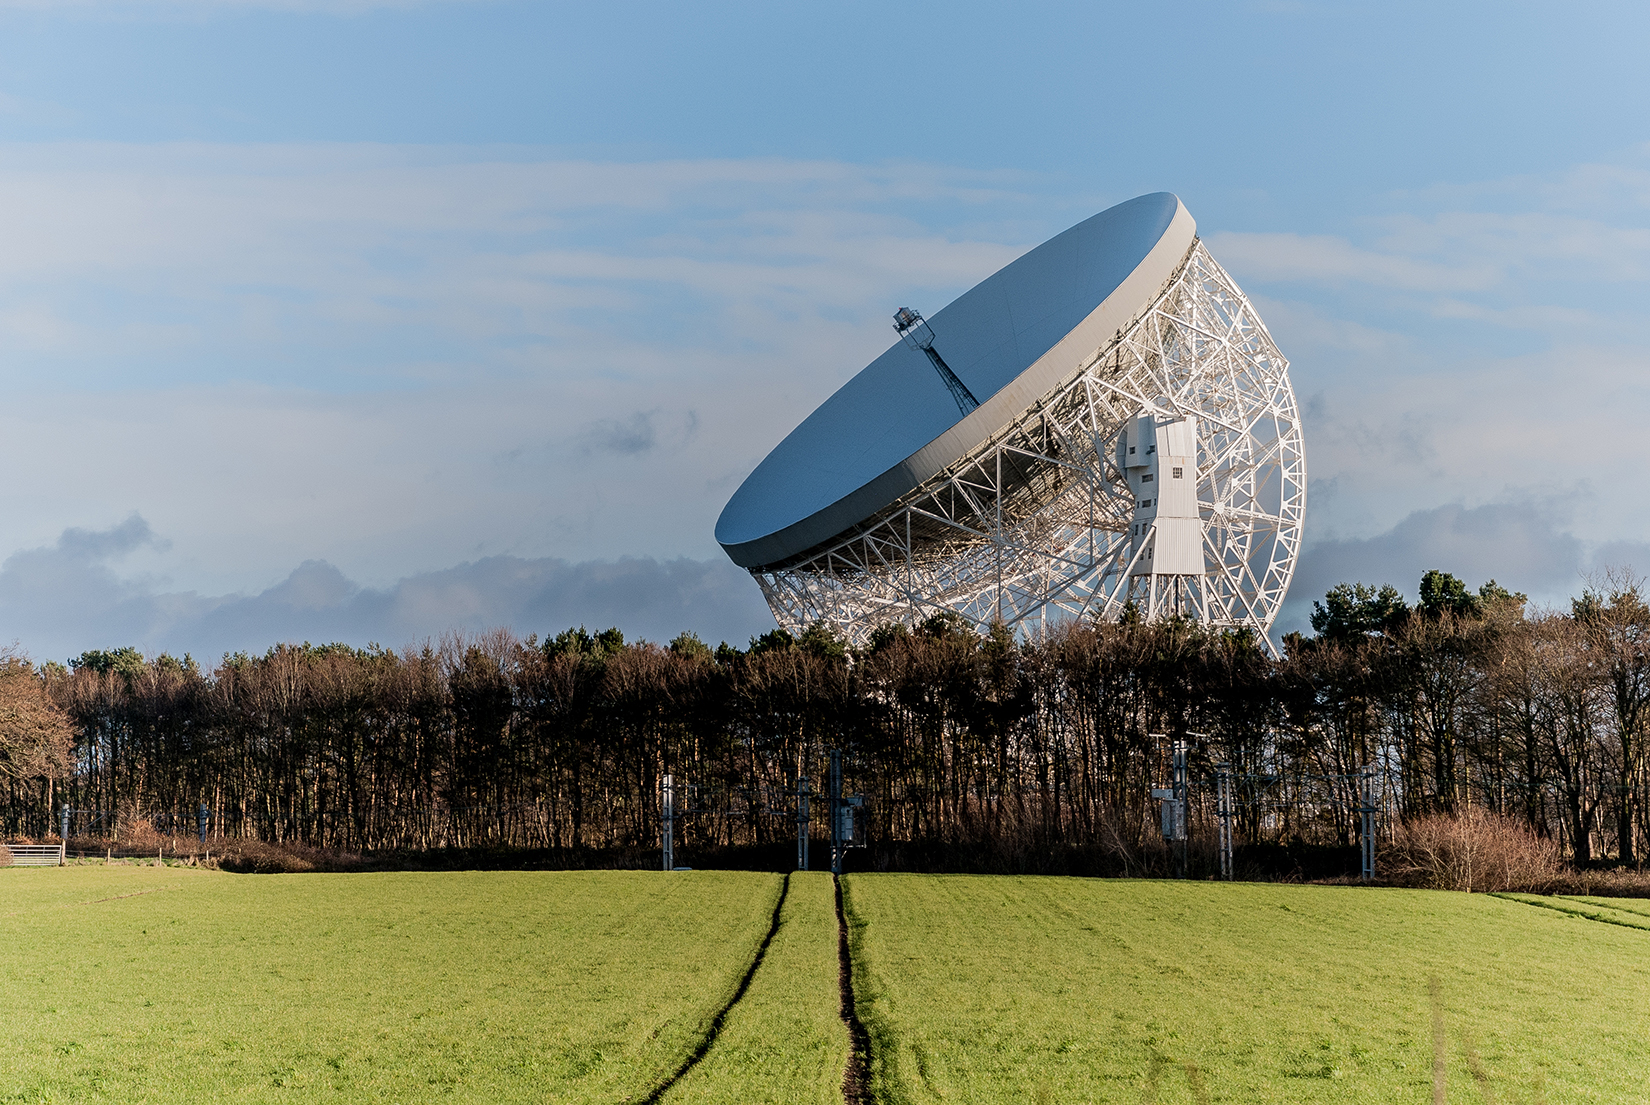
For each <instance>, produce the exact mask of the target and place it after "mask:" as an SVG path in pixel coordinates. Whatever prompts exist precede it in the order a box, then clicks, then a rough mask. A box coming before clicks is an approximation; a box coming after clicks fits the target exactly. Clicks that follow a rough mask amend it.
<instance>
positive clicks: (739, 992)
mask: <svg viewBox="0 0 1650 1105" xmlns="http://www.w3.org/2000/svg"><path fill="white" fill-rule="evenodd" d="M790 892H791V877H790V875H788V874H787V875H786V876H785V881H784V882H782V883H780V884H779V899H778V900H777V901H775V902H774V903H773V918H772V919H771V920H770V921H769V922H768V932H767V935H766V936H764V937H762V943H761V944H759V945H757V948H756V956H755V958H753V959H752V960H751V965H750V966H749V967H747V968H745V974H744V977H742V978H741V979H740V980H739V985H738V987H737V988H735V989H734V991H733V996H732V997H731V998H729V999H728V1000H727V1004H725V1005H723V1006H722V1008H720V1009H718V1010H717V1011H716V1016H714V1017H712V1018H711V1021H710V1027H709V1028H708V1029H706V1030H705V1036H704V1039H702V1040H700V1041H699V1046H698V1047H695V1048H694V1049H693V1051H692V1052H691V1053H690V1054H689V1055H688V1057H687V1058H686V1059H683V1060H682V1062H681V1065H680V1066H678V1067H677V1068H676V1069H675V1070H673V1071H671V1072H670V1074H669V1075H668V1076H667V1077H666V1078H665V1079H664V1081H662V1082H660V1083H659V1084H658V1085H657V1086H654V1087H653V1089H652V1090H650V1091H649V1092H648V1095H647V1096H646V1097H643V1098H640V1099H638V1105H659V1099H660V1098H662V1097H664V1095H665V1094H667V1093H669V1092H670V1088H671V1087H672V1086H674V1085H676V1083H678V1082H680V1081H681V1080H682V1076H683V1075H685V1074H687V1072H688V1071H690V1070H692V1069H693V1068H694V1067H695V1066H696V1065H697V1064H698V1062H699V1060H701V1059H703V1058H704V1057H705V1056H706V1055H707V1054H709V1052H710V1049H711V1047H712V1045H714V1044H715V1043H716V1037H717V1036H719V1035H721V1033H722V1026H723V1025H724V1024H726V1023H727V1019H728V1014H729V1013H730V1012H732V1011H733V1007H734V1006H736V1005H738V1004H739V999H741V998H743V997H744V996H745V991H746V990H749V989H750V988H751V979H753V978H755V977H756V971H757V969H758V968H759V967H761V966H762V957H763V956H765V955H767V954H768V945H769V944H772V943H773V938H774V935H775V934H776V933H777V932H778V931H779V914H780V912H781V911H782V910H783V909H784V908H785V896H786V895H788V894H789V893H790ZM837 901H838V902H839V903H840V901H841V898H840V896H839V897H838V899H837ZM837 908H838V910H840V909H841V908H842V907H841V906H840V905H838V906H837Z"/></svg>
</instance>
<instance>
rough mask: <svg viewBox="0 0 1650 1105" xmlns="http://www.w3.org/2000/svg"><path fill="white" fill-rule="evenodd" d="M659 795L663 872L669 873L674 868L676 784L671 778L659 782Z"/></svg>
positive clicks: (666, 777) (667, 777) (667, 776)
mask: <svg viewBox="0 0 1650 1105" xmlns="http://www.w3.org/2000/svg"><path fill="white" fill-rule="evenodd" d="M659 795H660V809H661V814H660V817H659V822H660V825H659V828H660V836H661V837H662V838H663V843H664V861H665V870H666V871H670V870H673V869H674V868H675V867H676V841H675V835H676V834H675V829H676V824H675V822H676V783H675V780H674V779H673V778H672V777H671V776H669V775H666V776H665V777H664V778H662V779H660V780H659Z"/></svg>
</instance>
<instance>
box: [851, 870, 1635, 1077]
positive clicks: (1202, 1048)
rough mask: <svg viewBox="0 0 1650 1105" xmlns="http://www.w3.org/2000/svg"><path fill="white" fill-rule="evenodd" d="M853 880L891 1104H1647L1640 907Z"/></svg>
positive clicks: (861, 973) (866, 999)
mask: <svg viewBox="0 0 1650 1105" xmlns="http://www.w3.org/2000/svg"><path fill="white" fill-rule="evenodd" d="M847 891H848V900H847V904H848V909H849V912H850V915H851V919H852V920H851V923H852V926H853V930H854V942H855V948H856V986H857V988H858V992H859V999H860V1010H861V1017H862V1018H863V1019H865V1020H866V1021H867V1026H868V1028H869V1029H870V1031H871V1032H872V1034H873V1041H874V1043H875V1045H876V1048H877V1052H878V1054H877V1057H876V1061H875V1062H874V1064H873V1079H874V1080H875V1083H876V1086H877V1088H878V1090H879V1095H880V1096H879V1099H880V1100H883V1101H886V1102H890V1103H895V1102H929V1101H941V1100H947V1101H970V1102H978V1103H990V1102H1010V1101H1013V1102H1021V1101H1024V1102H1033V1103H1036V1102H1045V1101H1046V1102H1129V1103H1131V1105H1132V1103H1137V1102H1142V1101H1145V1102H1165V1103H1168V1102H1188V1103H1193V1102H1221V1101H1230V1102H1271V1101H1280V1102H1281V1101H1313V1102H1359V1103H1364V1102H1394V1103H1396V1102H1404V1103H1414V1102H1423V1101H1427V1100H1439V1099H1440V1098H1437V1097H1435V1096H1434V1095H1435V1093H1436V1091H1437V1089H1438V1087H1439V1085H1440V1083H1441V1084H1442V1087H1443V1090H1444V1093H1445V1094H1446V1095H1447V1100H1449V1101H1451V1102H1479V1101H1484V1102H1488V1101H1495V1102H1501V1103H1510V1102H1520V1103H1522V1102H1536V1101H1554V1102H1557V1101H1566V1102H1643V1101H1650V1080H1647V1079H1646V1077H1645V1072H1646V1071H1647V1070H1650V1007H1647V1005H1646V1003H1645V1001H1644V995H1645V994H1647V993H1650V933H1647V932H1644V931H1639V930H1636V929H1632V928H1627V927H1623V926H1622V925H1620V924H1593V923H1587V922H1586V921H1585V920H1584V919H1583V918H1581V917H1576V916H1568V915H1566V914H1565V913H1561V912H1558V911H1555V910H1552V909H1532V908H1530V907H1529V906H1528V905H1526V904H1523V903H1522V902H1517V901H1509V900H1505V899H1502V898H1499V897H1491V896H1485V895H1466V894H1451V893H1444V892H1429V891H1406V890H1366V889H1355V888H1334V887H1312V886H1275V885H1272V886H1269V885H1244V884H1238V885H1229V884H1217V883H1169V882H1131V881H1125V880H1073V879H1039V878H978V877H967V876H959V877H928V876H901V875H854V876H851V877H850V878H849V879H848V880H847ZM1586 908H1590V909H1592V910H1595V911H1596V910H1598V909H1599V908H1600V907H1597V906H1594V907H1586ZM1625 916H1626V915H1623V918H1624V919H1625Z"/></svg>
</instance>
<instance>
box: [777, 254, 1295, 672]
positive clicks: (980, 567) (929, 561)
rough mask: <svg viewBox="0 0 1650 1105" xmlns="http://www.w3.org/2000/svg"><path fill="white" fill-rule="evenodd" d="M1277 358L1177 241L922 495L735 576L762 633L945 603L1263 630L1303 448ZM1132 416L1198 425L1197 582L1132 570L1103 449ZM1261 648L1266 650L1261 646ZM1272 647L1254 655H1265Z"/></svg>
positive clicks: (1284, 567)
mask: <svg viewBox="0 0 1650 1105" xmlns="http://www.w3.org/2000/svg"><path fill="white" fill-rule="evenodd" d="M1288 368H1289V366H1288V362H1287V361H1286V360H1285V359H1284V358H1283V355H1282V354H1281V353H1279V352H1278V348H1277V346H1276V345H1275V344H1273V342H1272V336H1271V335H1270V334H1269V333H1267V331H1266V326H1265V325H1264V324H1263V323H1262V322H1261V320H1260V316H1259V315H1257V314H1256V313H1255V309H1254V307H1253V306H1251V305H1250V303H1249V300H1248V299H1247V298H1246V297H1245V296H1244V294H1243V292H1242V291H1241V290H1240V289H1239V288H1238V286H1237V285H1236V284H1235V283H1234V282H1233V281H1232V278H1231V277H1230V276H1228V275H1227V274H1226V271H1225V270H1224V269H1222V268H1221V267H1220V265H1219V264H1217V263H1216V262H1215V260H1214V258H1212V257H1211V256H1210V255H1209V252H1208V250H1206V249H1205V248H1204V247H1203V244H1202V242H1194V243H1193V245H1192V248H1191V250H1189V251H1188V253H1187V255H1186V257H1185V259H1184V260H1183V261H1182V263H1181V267H1180V269H1179V270H1178V271H1177V272H1176V274H1175V276H1174V277H1173V278H1171V279H1170V281H1169V283H1168V284H1167V285H1166V286H1165V287H1164V288H1163V290H1162V291H1161V292H1160V293H1159V295H1158V296H1157V298H1156V299H1155V300H1154V301H1153V302H1152V304H1151V305H1150V306H1149V307H1147V308H1146V309H1145V310H1144V311H1143V312H1141V314H1140V315H1139V316H1138V317H1136V318H1135V320H1134V321H1133V322H1132V323H1130V324H1129V326H1127V327H1126V328H1125V329H1124V330H1123V331H1121V332H1119V334H1118V335H1117V336H1116V337H1114V338H1113V340H1112V341H1111V342H1110V343H1109V344H1107V345H1106V346H1104V347H1103V348H1101V349H1099V350H1096V351H1095V352H1094V353H1092V354H1091V355H1090V356H1088V357H1086V358H1085V359H1084V360H1083V361H1082V363H1080V364H1078V365H1076V366H1074V371H1073V372H1072V374H1071V376H1070V377H1068V378H1067V380H1066V381H1065V382H1064V383H1062V384H1061V385H1060V386H1059V387H1057V388H1055V389H1054V390H1053V391H1051V392H1050V393H1049V394H1048V395H1047V396H1045V397H1044V398H1043V399H1042V400H1041V401H1039V402H1038V403H1037V404H1035V405H1034V406H1033V407H1031V408H1030V409H1029V410H1027V411H1025V412H1024V413H1022V414H1021V415H1020V416H1019V417H1018V418H1017V419H1015V420H1014V421H1013V422H1012V423H1010V424H1009V425H1008V426H1005V427H1004V428H1003V429H1002V430H1001V431H999V432H998V433H997V434H996V435H995V436H993V437H992V438H991V439H990V440H988V441H987V442H985V443H984V444H982V445H981V446H980V447H979V448H977V449H975V450H974V451H973V452H972V453H970V454H969V455H968V456H966V457H963V458H962V459H960V460H958V461H957V462H956V463H955V464H953V465H952V466H951V467H950V468H948V469H946V470H945V471H943V472H941V473H940V474H939V475H937V476H935V477H934V478H933V479H932V480H930V481H928V483H926V484H924V485H923V486H922V487H920V488H918V489H917V490H915V491H913V492H911V493H910V494H908V495H906V496H905V497H903V498H901V499H900V500H899V501H897V502H895V503H893V504H891V505H889V506H888V507H886V508H884V509H883V510H881V511H879V512H878V513H877V514H876V515H874V516H872V517H871V518H869V519H867V520H866V521H864V522H862V523H861V524H860V525H858V526H856V527H854V528H853V529H852V530H850V531H848V532H845V533H842V534H839V535H838V536H837V537H835V538H833V539H832V540H830V541H828V542H826V543H824V544H822V545H819V546H816V547H815V548H813V549H810V550H808V551H807V552H805V553H803V554H801V555H800V556H799V557H797V558H794V559H793V560H792V561H791V562H788V563H786V564H783V565H779V566H774V567H769V568H764V569H758V570H755V571H753V572H752V573H751V574H752V575H754V576H755V577H756V580H757V582H758V583H759V584H760V585H761V587H762V593H763V595H764V596H766V598H767V600H768V605H769V607H771V608H772V610H773V613H774V617H775V618H776V619H777V620H778V622H779V624H780V625H781V626H782V627H784V628H786V629H789V630H791V631H793V632H800V631H801V630H803V629H805V628H806V627H808V626H810V625H813V624H815V623H818V622H823V623H825V624H827V625H829V626H832V627H834V628H835V629H837V630H838V631H840V632H841V633H842V634H844V635H845V636H846V637H847V638H848V639H849V640H850V641H852V642H854V643H856V644H860V643H864V641H865V640H866V639H867V638H869V636H870V635H871V633H872V632H873V631H874V630H875V629H876V627H877V626H879V625H883V624H886V623H889V622H903V623H905V624H908V625H909V624H914V623H916V622H920V621H922V620H924V619H926V618H928V617H931V616H933V615H934V614H937V613H941V612H943V611H954V612H955V613H957V614H960V615H961V616H962V617H963V618H964V619H966V620H967V621H968V622H970V623H971V624H972V625H974V626H975V627H977V628H980V629H984V628H986V627H988V626H990V625H992V624H993V623H995V622H1001V623H1003V624H1004V625H1007V626H1009V627H1010V628H1013V629H1016V630H1026V629H1033V628H1037V627H1039V626H1046V625H1048V624H1050V623H1052V622H1054V621H1058V620H1060V619H1062V618H1072V617H1079V616H1082V615H1084V614H1098V615H1100V616H1102V617H1116V616H1118V615H1119V614H1120V613H1121V612H1122V610H1123V609H1124V608H1125V606H1126V605H1127V604H1129V603H1133V604H1134V606H1135V609H1136V610H1137V611H1138V612H1139V613H1140V614H1141V616H1143V617H1145V618H1148V619H1152V618H1162V617H1169V616H1175V615H1181V616H1187V617H1191V618H1195V619H1196V620H1198V621H1201V622H1203V623H1205V624H1208V625H1212V626H1221V627H1231V628H1238V627H1248V628H1251V629H1254V630H1256V631H1257V632H1258V633H1259V634H1260V635H1261V636H1262V638H1263V639H1264V638H1265V634H1266V631H1267V630H1268V629H1269V628H1270V627H1271V625H1272V622H1273V620H1274V619H1275V618H1276V617H1277V613H1278V608H1279V606H1280V605H1282V603H1283V599H1284V596H1285V595H1286V594H1287V593H1288V590H1289V581H1290V579H1291V577H1292V576H1293V575H1294V571H1295V560H1296V557H1297V556H1298V555H1299V553H1300V543H1301V523H1302V520H1303V518H1304V516H1305V511H1306V455H1305V452H1304V448H1303V443H1302V438H1301V425H1300V414H1299V412H1298V410H1297V408H1296V405H1295V394H1294V391H1293V389H1292V388H1291V387H1290V384H1289V372H1288ZM1141 412H1151V413H1153V414H1157V415H1159V416H1162V417H1164V418H1184V417H1186V416H1188V415H1195V416H1196V417H1197V419H1198V425H1199V427H1200V433H1199V437H1200V441H1199V443H1198V444H1199V463H1198V472H1199V482H1198V505H1199V514H1200V516H1201V517H1202V519H1203V547H1204V562H1205V572H1204V574H1203V575H1201V576H1162V575H1149V574H1148V575H1140V574H1136V573H1137V572H1138V571H1139V569H1138V567H1137V566H1135V565H1134V564H1133V562H1132V561H1131V558H1130V552H1129V548H1130V539H1129V526H1130V522H1131V519H1132V517H1133V511H1134V496H1133V494H1132V493H1131V492H1130V490H1129V486H1128V483H1127V481H1126V480H1125V478H1124V475H1123V473H1122V472H1120V471H1119V470H1118V469H1117V467H1116V463H1115V460H1114V458H1113V456H1112V442H1113V441H1114V440H1115V438H1116V436H1117V434H1118V432H1119V430H1120V429H1121V428H1122V426H1123V423H1124V422H1125V421H1126V420H1128V419H1130V418H1132V417H1134V416H1135V415H1137V414H1139V413H1141ZM1268 644H1269V642H1268ZM1269 647H1270V644H1269Z"/></svg>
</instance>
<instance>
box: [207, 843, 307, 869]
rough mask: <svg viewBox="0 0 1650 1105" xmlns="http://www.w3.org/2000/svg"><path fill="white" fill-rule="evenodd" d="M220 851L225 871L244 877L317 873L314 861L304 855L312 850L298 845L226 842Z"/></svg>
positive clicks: (219, 854)
mask: <svg viewBox="0 0 1650 1105" xmlns="http://www.w3.org/2000/svg"><path fill="white" fill-rule="evenodd" d="M219 848H220V849H221V850H220V851H219V852H218V853H217V854H216V859H217V864H218V866H219V867H221V868H223V869H224V870H225V871H235V872H239V873H240V874H243V875H294V874H298V873H300V872H303V871H313V870H315V862H314V861H313V860H312V859H310V858H308V857H306V856H305V855H303V854H301V853H303V852H307V851H309V849H306V848H302V847H299V846H296V845H281V844H266V843H264V842H263V841H261V840H236V841H225V842H223V843H222V844H220V845H219Z"/></svg>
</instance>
